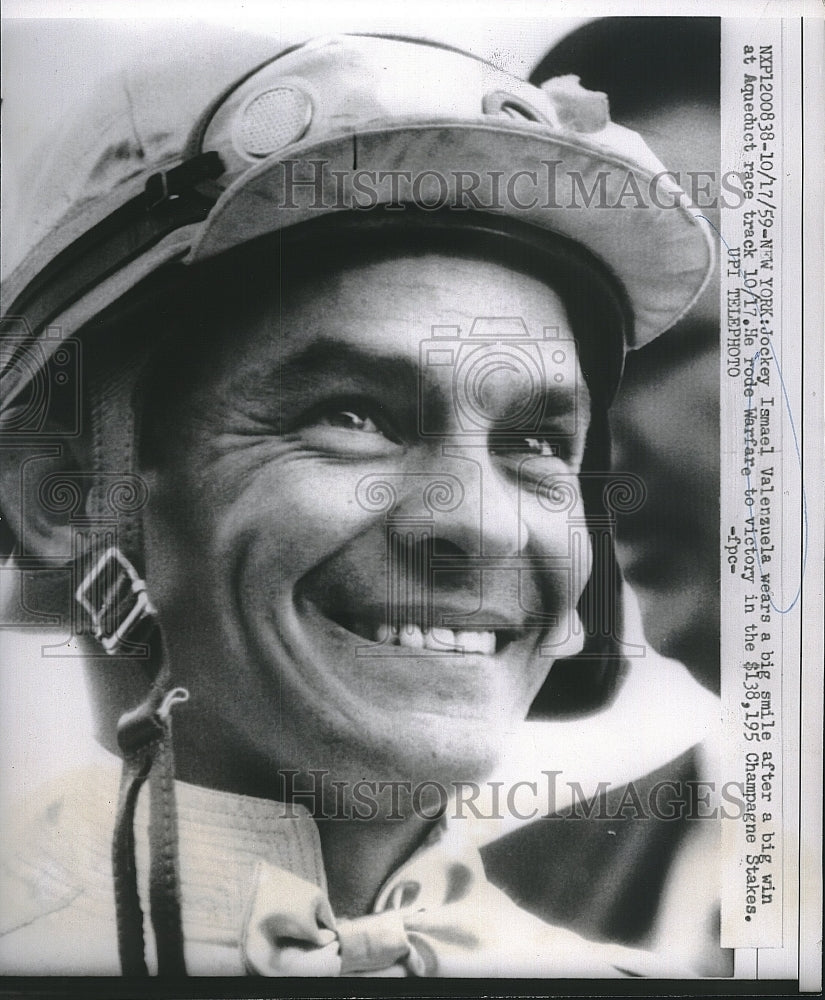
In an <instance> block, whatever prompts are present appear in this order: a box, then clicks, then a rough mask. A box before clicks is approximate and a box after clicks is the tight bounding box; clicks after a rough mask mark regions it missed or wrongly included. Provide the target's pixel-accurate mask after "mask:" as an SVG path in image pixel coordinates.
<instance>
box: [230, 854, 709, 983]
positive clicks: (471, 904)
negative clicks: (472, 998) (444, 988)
mask: <svg viewBox="0 0 825 1000" xmlns="http://www.w3.org/2000/svg"><path fill="white" fill-rule="evenodd" d="M241 950H242V957H243V961H244V963H245V966H246V969H247V971H248V972H250V973H251V974H253V975H261V976H350V975H361V976H363V975H378V976H410V975H411V976H451V977H455V976H461V977H479V976H486V977H505V976H507V977H531V978H546V977H552V978H585V977H586V978H597V977H613V978H615V977H620V976H654V977H668V976H670V977H672V976H674V975H678V976H679V977H680V978H681V977H683V976H684V975H685V974H686V973H685V970H684V969H681V968H680V969H678V970H676V969H674V968H673V967H672V964H670V963H668V964H667V965H666V964H665V963H664V962H663V961H662V959H660V958H659V957H657V956H656V955H653V954H651V953H648V952H644V951H638V950H635V949H632V948H625V947H622V946H620V945H610V944H598V943H595V942H591V941H587V940H585V939H584V938H581V937H579V936H578V935H577V934H574V933H573V932H571V931H568V930H565V929H563V928H559V927H554V926H552V925H550V924H546V923H544V922H543V921H542V920H539V919H538V918H537V917H534V916H532V915H531V914H529V913H527V912H526V911H525V910H522V909H520V908H519V907H518V906H517V905H516V904H515V903H514V902H513V901H512V900H511V899H510V898H509V897H508V896H506V895H505V894H504V893H503V892H501V890H499V889H497V888H496V887H495V886H493V885H492V884H491V883H490V882H488V881H487V879H486V877H485V875H484V869H483V867H482V863H481V858H480V856H479V854H478V852H477V851H476V850H475V849H474V848H471V847H468V846H467V845H460V846H459V844H457V843H456V842H454V841H452V840H451V838H450V837H449V835H448V836H446V837H445V838H444V839H443V840H442V841H440V842H436V843H434V844H432V843H430V844H428V845H427V846H425V848H423V849H422V851H421V852H419V853H418V854H417V855H415V856H414V857H413V858H412V859H411V861H409V862H408V863H407V864H406V865H404V866H403V867H402V868H401V869H399V871H398V872H397V873H396V874H395V875H394V876H393V877H392V878H391V879H390V880H389V882H388V883H387V884H386V886H385V887H384V889H383V890H382V891H381V893H380V894H379V897H378V900H377V902H376V905H375V908H374V912H372V913H370V914H368V915H367V916H362V917H357V918H355V919H351V920H350V919H341V918H336V916H335V914H334V913H333V911H332V907H331V905H330V902H329V899H328V898H327V896H326V893H325V892H324V891H323V890H322V889H320V888H318V887H317V886H315V885H313V884H312V883H311V882H307V881H306V880H304V879H302V878H299V877H297V876H295V875H292V874H290V873H289V872H287V871H285V870H284V869H283V868H278V867H276V866H274V865H271V864H268V863H266V862H264V863H262V864H261V865H260V866H259V868H258V872H257V878H256V882H255V887H254V889H253V892H252V898H251V900H250V904H249V906H248V909H247V914H246V918H245V921H244V927H243V932H242V938H241ZM687 975H688V976H690V973H689V972H688V973H687Z"/></svg>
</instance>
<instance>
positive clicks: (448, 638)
mask: <svg viewBox="0 0 825 1000" xmlns="http://www.w3.org/2000/svg"><path fill="white" fill-rule="evenodd" d="M312 603H313V604H315V605H316V608H317V610H318V611H319V612H320V613H321V614H322V615H323V616H324V617H326V618H328V619H329V620H330V621H331V622H333V623H334V624H335V625H337V626H338V627H339V628H342V629H344V630H346V631H347V632H349V633H351V634H352V635H353V636H355V637H357V638H358V639H361V640H362V641H366V642H370V643H377V644H380V645H383V646H397V647H400V648H404V649H420V650H427V651H429V652H436V653H442V654H473V655H477V656H495V655H497V654H498V653H500V652H501V651H502V650H503V649H505V648H506V647H507V646H509V645H510V644H511V643H512V642H515V641H516V640H517V639H519V638H523V636H524V632H523V630H522V629H519V628H517V627H515V626H513V625H511V624H510V623H509V622H507V623H506V624H502V625H500V626H499V625H498V624H495V625H492V624H491V625H490V626H489V627H487V628H483V629H467V628H447V627H444V626H440V625H435V624H432V622H434V621H439V620H441V621H443V620H445V619H448V620H449V619H453V620H455V619H456V618H468V617H470V616H471V614H472V612H471V611H468V610H467V609H458V608H453V607H450V608H449V609H446V608H439V609H438V611H437V612H433V611H431V612H430V613H429V614H428V615H426V616H425V615H423V614H420V613H419V614H411V615H409V616H404V614H403V612H401V611H400V610H399V611H396V610H394V609H391V610H389V612H388V611H387V610H386V609H383V608H382V609H381V610H380V611H375V612H372V613H370V612H363V611H362V612H360V613H358V612H354V611H351V610H349V609H345V608H342V607H340V606H337V605H335V606H328V605H327V604H326V602H323V603H321V602H319V603H316V601H315V600H312ZM487 617H490V616H487ZM495 617H499V616H495ZM485 624H488V623H487V622H485Z"/></svg>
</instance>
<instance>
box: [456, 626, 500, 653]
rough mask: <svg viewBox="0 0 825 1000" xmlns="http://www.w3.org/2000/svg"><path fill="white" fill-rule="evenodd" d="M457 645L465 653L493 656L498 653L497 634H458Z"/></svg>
mask: <svg viewBox="0 0 825 1000" xmlns="http://www.w3.org/2000/svg"><path fill="white" fill-rule="evenodd" d="M456 645H457V646H458V648H459V649H463V650H464V652H465V653H482V654H483V655H484V656H492V655H493V653H495V651H496V634H495V632H456Z"/></svg>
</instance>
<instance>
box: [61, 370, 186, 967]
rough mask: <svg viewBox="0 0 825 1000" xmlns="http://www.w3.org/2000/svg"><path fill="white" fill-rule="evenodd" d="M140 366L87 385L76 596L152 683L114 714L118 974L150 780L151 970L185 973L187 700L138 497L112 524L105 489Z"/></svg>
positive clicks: (136, 909)
mask: <svg viewBox="0 0 825 1000" xmlns="http://www.w3.org/2000/svg"><path fill="white" fill-rule="evenodd" d="M138 374H139V369H138V366H135V367H133V368H132V369H131V371H124V372H121V377H120V378H119V379H117V383H118V384H117V385H116V387H115V388H114V390H113V389H112V386H111V384H110V385H109V386H107V387H106V389H105V390H104V389H103V388H102V385H99V386H98V387H97V388H98V391H97V392H96V393H95V392H94V388H93V387H90V388H91V389H92V392H93V393H94V419H93V421H92V426H93V438H94V465H95V468H96V470H97V472H98V474H99V479H98V484H97V486H96V487H95V488H94V489H93V490H92V491H91V493H90V494H89V497H88V498H87V510H88V513H89V514H90V515H91V516H92V520H93V521H97V519H98V518H99V519H100V521H99V522H98V524H99V525H100V527H92V528H86V529H85V531H84V534H85V538H84V549H85V566H86V567H87V572H86V575H85V577H84V578H83V581H82V583H81V584H80V586H79V587H78V588H77V591H76V594H75V598H76V600H77V601H78V603H79V604H80V605H81V606H82V607H83V609H84V610H85V612H86V615H87V617H88V618H89V619H90V620H91V624H92V627H93V631H94V635H95V638H96V639H97V640H98V641H99V642H100V644H101V646H102V647H103V649H104V650H105V651H106V653H108V654H110V655H116V656H119V657H120V656H126V657H129V658H132V657H135V658H139V659H140V660H141V662H142V663H143V664H144V665H145V666H146V667H147V673H148V676H149V678H150V683H151V686H150V688H149V691H148V693H147V695H146V697H145V698H144V699H143V701H142V702H141V703H140V704H139V705H137V706H136V707H135V708H133V709H130V710H129V711H127V712H124V714H123V715H122V716H121V717H120V719H119V720H118V723H117V740H118V745H119V747H120V751H121V754H122V757H123V770H122V772H121V780H120V791H119V796H118V804H117V814H116V820H115V828H114V835H113V840H112V871H113V876H114V893H115V910H116V916H117V939H118V951H119V955H120V964H121V969H122V972H123V975H124V976H147V975H148V974H149V972H148V967H147V964H146V949H145V937H144V922H143V909H142V907H141V901H140V894H139V891H138V879H137V862H136V854H135V846H136V840H135V813H136V809H137V803H138V798H139V795H140V790H141V788H142V787H143V786H144V784H146V783H148V787H149V913H150V917H151V922H152V929H153V932H154V938H155V944H156V951H157V971H158V975H159V976H185V975H186V963H185V961H184V949H183V928H182V920H181V893H180V874H179V861H178V822H177V809H176V805H175V761H174V754H173V749H172V719H171V710H172V709H173V707H174V706H175V705H177V704H180V703H182V702H184V701H186V700H188V698H189V692H188V691H187V690H186V689H185V688H181V687H174V686H173V685H172V677H171V670H170V665H169V656H168V653H167V650H166V645H165V642H164V639H163V635H162V629H161V626H160V624H159V622H158V620H157V617H156V611H155V609H154V607H153V606H152V604H151V601H150V599H149V597H148V594H147V592H146V584H145V583H144V580H143V578H142V574H141V572H140V569H139V568H138V567H142V562H143V542H142V524H141V518H140V510H139V508H140V507H141V506H142V504H141V503H138V504H136V507H137V508H138V509H129V510H127V511H126V512H125V513H123V512H122V513H121V514H120V515H119V519H118V522H117V528H116V531H113V530H112V506H111V503H112V500H111V498H112V492H113V488H112V486H111V485H109V487H108V489H107V488H106V486H107V483H108V484H111V482H112V477H113V475H115V477H117V476H121V475H123V476H124V478H123V479H122V480H121V482H122V483H126V484H129V483H131V484H132V487H134V484H135V483H136V482H137V480H136V479H135V478H134V475H135V474H134V472H133V468H132V466H133V462H134V450H135V448H134V442H135V441H136V440H137V438H136V434H135V420H134V416H133V414H134V410H133V408H132V400H133V394H134V390H135V385H136V377H137V375H138ZM113 469H116V470H117V473H113V472H112V470H113ZM147 497H148V494H147ZM107 505H108V506H107ZM127 553H128V555H127ZM132 559H134V560H135V563H137V566H136V565H135V564H133V562H132Z"/></svg>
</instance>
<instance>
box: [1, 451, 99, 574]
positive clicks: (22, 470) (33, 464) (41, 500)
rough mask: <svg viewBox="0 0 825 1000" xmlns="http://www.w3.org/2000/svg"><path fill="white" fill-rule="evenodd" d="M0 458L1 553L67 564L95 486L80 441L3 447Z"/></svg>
mask: <svg viewBox="0 0 825 1000" xmlns="http://www.w3.org/2000/svg"><path fill="white" fill-rule="evenodd" d="M0 458H2V461H0V514H1V515H2V524H3V532H2V534H3V553H2V554H3V555H4V556H6V557H8V556H13V557H14V558H15V559H16V560H19V559H26V558H32V557H34V558H36V559H45V560H47V561H48V562H51V563H54V564H56V563H60V562H69V561H70V560H71V558H72V536H73V533H74V531H73V524H72V523H73V521H76V520H77V519H78V518H79V517H82V516H83V514H84V511H85V507H86V496H87V494H88V491H89V489H90V488H91V486H92V483H93V475H92V473H91V463H90V461H89V460H88V457H87V456H86V455H84V453H83V449H82V446H81V444H80V442H79V441H78V440H77V439H74V440H72V439H65V438H64V439H63V440H61V439H59V438H57V437H49V438H44V439H43V441H42V443H40V442H37V443H33V444H25V445H19V446H18V445H9V446H0ZM84 469H88V470H89V471H84Z"/></svg>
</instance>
